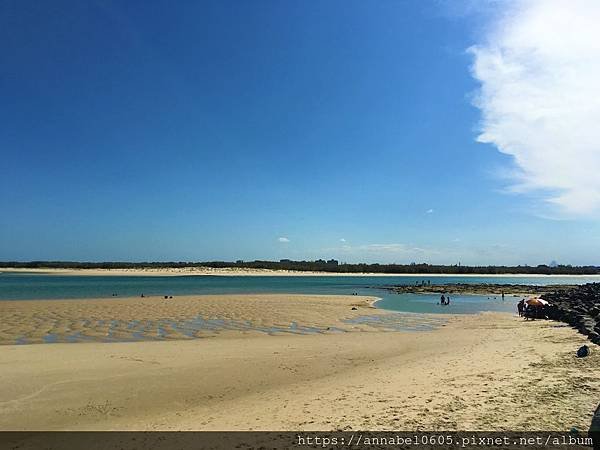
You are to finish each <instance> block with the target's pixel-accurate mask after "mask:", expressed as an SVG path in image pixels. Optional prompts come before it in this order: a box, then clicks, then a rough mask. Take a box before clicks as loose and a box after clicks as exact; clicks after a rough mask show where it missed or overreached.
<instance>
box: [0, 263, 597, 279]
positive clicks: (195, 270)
mask: <svg viewBox="0 0 600 450" xmlns="http://www.w3.org/2000/svg"><path fill="white" fill-rule="evenodd" d="M1 272H5V273H22V274H26V273H30V274H43V275H65V276H73V275H81V276H113V275H114V276H160V277H169V276H171V277H180V276H186V275H190V276H192V275H195V276H199V275H212V276H284V277H289V276H298V277H301V276H330V277H340V276H343V277H425V278H427V277H429V278H438V277H449V278H452V277H457V278H490V277H493V278H530V277H542V278H575V279H576V278H597V279H598V280H600V275H569V274H567V275H544V274H523V273H516V274H506V273H505V274H477V273H474V274H447V273H369V272H360V273H342V272H317V271H298V270H271V269H246V268H243V269H242V268H237V267H225V268H219V269H215V268H212V267H202V266H198V267H164V268H144V269H56V268H35V269H22V268H14V267H0V273H1Z"/></svg>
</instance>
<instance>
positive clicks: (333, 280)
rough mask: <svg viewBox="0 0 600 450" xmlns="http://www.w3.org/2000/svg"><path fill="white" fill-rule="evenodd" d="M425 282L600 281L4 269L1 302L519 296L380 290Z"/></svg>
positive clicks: (511, 301) (498, 303)
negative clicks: (115, 298) (90, 273)
mask: <svg viewBox="0 0 600 450" xmlns="http://www.w3.org/2000/svg"><path fill="white" fill-rule="evenodd" d="M423 280H431V283H432V284H434V283H435V284H438V283H502V284H538V285H550V284H584V283H589V282H597V281H600V276H595V277H594V276H591V277H544V276H537V277H536V276H532V277H493V276H491V277H459V276H456V277H450V276H436V277H393V276H391V277H369V276H364V277H362V276H361V277H357V276H289V277H287V276H181V277H152V276H149V277H140V276H62V275H42V274H26V273H18V274H16V273H0V301H2V300H34V299H44V300H52V299H69V298H102V297H112V295H113V294H117V295H118V296H119V297H136V296H139V295H141V294H144V295H147V296H149V295H173V296H177V295H191V294H242V293H243V294H259V293H282V294H283V293H292V294H341V295H342V294H343V295H351V294H353V293H356V294H358V295H370V296H375V297H379V298H380V299H381V300H380V301H378V302H377V303H376V306H377V307H379V308H384V309H389V310H393V311H406V312H421V313H423V312H427V313H455V314H461V313H476V312H480V311H513V310H514V309H515V304H516V302H517V301H518V298H517V297H512V296H508V295H507V296H506V299H505V300H504V301H502V300H501V299H500V298H499V297H496V298H494V297H487V296H480V295H457V296H452V299H451V304H450V305H449V306H440V305H438V302H439V296H437V295H426V294H394V293H392V292H389V291H387V290H384V289H381V287H382V286H385V285H392V284H415V283H418V282H421V281H423Z"/></svg>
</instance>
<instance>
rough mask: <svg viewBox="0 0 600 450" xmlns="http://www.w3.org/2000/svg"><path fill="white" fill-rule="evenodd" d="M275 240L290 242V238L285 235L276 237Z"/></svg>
mask: <svg viewBox="0 0 600 450" xmlns="http://www.w3.org/2000/svg"><path fill="white" fill-rule="evenodd" d="M277 240H278V241H279V242H290V240H289V239H288V238H286V237H283V236H282V237H280V238H277Z"/></svg>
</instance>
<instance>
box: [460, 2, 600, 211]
mask: <svg viewBox="0 0 600 450" xmlns="http://www.w3.org/2000/svg"><path fill="white" fill-rule="evenodd" d="M502 5H503V6H504V11H501V12H499V13H498V14H497V16H496V18H495V19H494V21H492V23H491V24H490V25H489V29H488V31H487V35H486V36H485V40H484V42H481V43H480V44H478V45H475V46H473V47H472V48H470V49H469V51H470V52H471V54H472V55H473V58H474V63H473V66H472V73H473V76H474V77H475V78H476V79H477V80H478V81H479V82H480V83H481V88H480V89H479V91H478V93H477V96H476V100H475V104H476V106H477V107H479V108H480V109H481V112H482V122H481V134H480V135H479V137H478V140H479V141H480V142H483V143H489V144H493V145H495V146H496V147H497V149H498V150H499V151H501V152H502V153H505V154H507V155H510V156H512V157H513V159H514V168H513V169H512V170H510V171H509V177H510V179H511V187H510V189H511V190H512V191H513V192H516V193H535V194H536V195H539V196H541V198H543V199H544V200H545V203H547V204H549V205H550V206H551V207H552V208H550V213H552V212H555V213H559V214H560V215H566V216H577V215H579V216H582V215H595V214H596V213H598V212H600V176H598V173H597V172H598V168H599V167H600V126H599V125H598V123H599V120H600V26H598V24H599V23H600V2H598V0H569V1H565V0H523V1H514V0H511V1H508V0H507V2H505V3H502Z"/></svg>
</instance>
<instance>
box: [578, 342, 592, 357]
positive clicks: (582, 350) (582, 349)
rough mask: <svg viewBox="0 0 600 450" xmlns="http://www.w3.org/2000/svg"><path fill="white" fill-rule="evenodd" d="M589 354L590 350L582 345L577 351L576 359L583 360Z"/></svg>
mask: <svg viewBox="0 0 600 450" xmlns="http://www.w3.org/2000/svg"><path fill="white" fill-rule="evenodd" d="M589 354H590V348H589V347H588V346H587V345H582V346H581V347H579V349H578V350H577V357H578V358H585V357H586V356H588V355H589Z"/></svg>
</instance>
